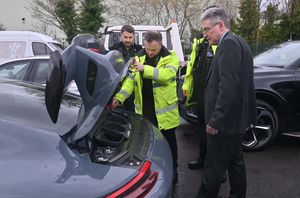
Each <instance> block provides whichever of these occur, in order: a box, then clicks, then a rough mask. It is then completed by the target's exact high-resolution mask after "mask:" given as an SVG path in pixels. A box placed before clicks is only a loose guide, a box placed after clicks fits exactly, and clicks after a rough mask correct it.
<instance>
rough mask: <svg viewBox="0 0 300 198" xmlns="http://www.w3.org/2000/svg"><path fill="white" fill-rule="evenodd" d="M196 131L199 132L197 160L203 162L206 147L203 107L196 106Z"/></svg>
mask: <svg viewBox="0 0 300 198" xmlns="http://www.w3.org/2000/svg"><path fill="white" fill-rule="evenodd" d="M196 114H197V132H198V133H199V138H200V139H199V156H198V160H199V161H202V162H204V159H205V154H206V150H207V149H206V147H207V140H206V139H207V135H206V125H205V119H204V109H203V108H199V107H198V108H197V109H196Z"/></svg>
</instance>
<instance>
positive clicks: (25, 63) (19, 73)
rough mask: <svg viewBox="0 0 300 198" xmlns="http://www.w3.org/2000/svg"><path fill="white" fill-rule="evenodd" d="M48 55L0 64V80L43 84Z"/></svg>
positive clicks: (46, 71)
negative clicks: (6, 79)
mask: <svg viewBox="0 0 300 198" xmlns="http://www.w3.org/2000/svg"><path fill="white" fill-rule="evenodd" d="M49 58H50V57H49V55H48V56H47V55H46V56H32V57H27V58H18V59H13V60H8V61H5V62H3V63H1V64H0V78H9V79H16V80H22V81H28V82H33V83H39V84H45V83H46V79H47V75H48V66H49Z"/></svg>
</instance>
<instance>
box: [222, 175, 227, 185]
mask: <svg viewBox="0 0 300 198" xmlns="http://www.w3.org/2000/svg"><path fill="white" fill-rule="evenodd" d="M221 182H222V183H225V182H226V175H223V177H222V180H221Z"/></svg>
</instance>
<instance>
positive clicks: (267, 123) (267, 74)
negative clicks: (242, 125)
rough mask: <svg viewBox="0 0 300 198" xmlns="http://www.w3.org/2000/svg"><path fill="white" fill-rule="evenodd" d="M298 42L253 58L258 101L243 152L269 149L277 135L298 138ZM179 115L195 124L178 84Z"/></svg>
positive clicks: (287, 43) (299, 64)
mask: <svg viewBox="0 0 300 198" xmlns="http://www.w3.org/2000/svg"><path fill="white" fill-rule="evenodd" d="M299 51H300V41H289V42H284V43H282V44H279V45H276V46H274V47H272V48H270V49H269V50H267V51H265V52H263V53H261V54H259V55H257V56H256V57H254V84H255V92H256V99H257V124H256V126H255V128H254V129H251V130H248V131H246V133H245V136H244V140H243V146H244V149H245V150H250V151H254V150H259V149H263V148H265V147H266V146H268V145H269V144H270V143H272V141H273V140H274V139H275V137H276V136H277V134H278V133H280V134H283V135H289V136H294V137H300V132H299V131H300V102H299V101H300V53H299ZM183 79H184V76H180V77H179V78H178V82H179V86H178V87H180V89H178V95H179V97H180V104H179V108H180V114H181V116H182V117H183V118H184V119H186V120H188V121H189V122H196V118H197V117H196V116H195V114H194V113H193V109H192V108H187V107H186V105H185V97H184V96H183V95H182V91H181V84H182V82H183Z"/></svg>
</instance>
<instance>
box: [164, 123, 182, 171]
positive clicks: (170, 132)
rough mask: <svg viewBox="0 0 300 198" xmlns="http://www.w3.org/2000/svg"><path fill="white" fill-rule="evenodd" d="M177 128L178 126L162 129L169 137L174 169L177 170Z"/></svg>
mask: <svg viewBox="0 0 300 198" xmlns="http://www.w3.org/2000/svg"><path fill="white" fill-rule="evenodd" d="M175 129H176V128H173V129H168V130H161V133H162V134H163V135H164V137H165V138H166V139H167V141H168V143H169V146H170V148H171V152H172V158H173V168H174V170H176V169H177V167H178V153H177V150H178V149H177V139H176V133H175Z"/></svg>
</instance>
